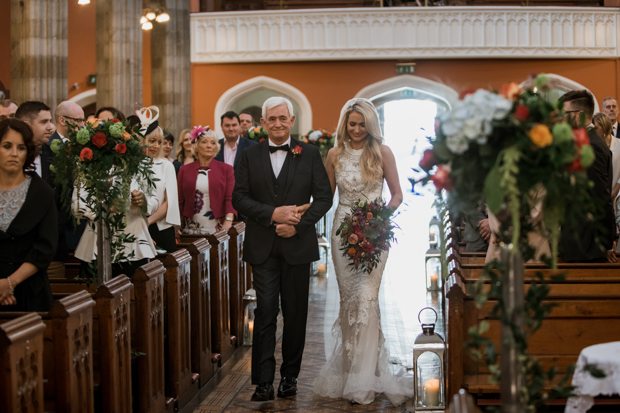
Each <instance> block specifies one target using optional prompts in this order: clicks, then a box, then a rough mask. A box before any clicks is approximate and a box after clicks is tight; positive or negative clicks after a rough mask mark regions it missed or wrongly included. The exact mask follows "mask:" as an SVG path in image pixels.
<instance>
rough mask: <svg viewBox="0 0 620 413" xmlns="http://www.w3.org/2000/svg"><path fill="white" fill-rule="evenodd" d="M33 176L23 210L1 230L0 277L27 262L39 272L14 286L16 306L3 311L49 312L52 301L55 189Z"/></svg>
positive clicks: (7, 275)
mask: <svg viewBox="0 0 620 413" xmlns="http://www.w3.org/2000/svg"><path fill="white" fill-rule="evenodd" d="M31 176H32V181H31V182H30V186H29V187H28V192H27V193H26V199H25V200H24V203H23V205H22V207H21V209H20V210H19V212H18V213H17V215H16V216H15V218H14V219H13V222H11V225H9V227H8V228H7V230H6V232H4V231H0V278H7V277H9V276H10V275H11V274H13V273H14V272H15V271H16V270H17V269H18V268H19V267H20V266H21V265H22V264H23V263H25V262H28V263H31V264H32V265H34V266H35V267H37V269H38V272H37V273H36V274H34V275H32V276H30V277H28V278H27V279H26V280H25V281H24V282H22V283H21V284H19V285H17V286H16V287H15V297H16V298H17V306H7V307H4V308H2V309H3V310H4V311H48V310H49V307H50V306H51V304H52V290H51V288H50V283H49V279H48V277H47V267H48V266H49V265H50V262H52V259H53V257H54V254H55V252H56V245H57V242H58V232H57V231H58V226H57V217H56V203H55V200H54V190H53V189H52V188H51V187H50V186H49V185H48V184H47V183H46V182H45V181H43V179H42V178H39V176H38V175H37V174H36V173H35V172H32V173H31ZM0 307H2V306H0ZM0 310H1V309H0Z"/></svg>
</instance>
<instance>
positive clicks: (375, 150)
mask: <svg viewBox="0 0 620 413" xmlns="http://www.w3.org/2000/svg"><path fill="white" fill-rule="evenodd" d="M351 112H357V113H359V114H360V115H362V116H363V117H364V121H365V124H366V130H367V131H368V136H367V137H366V139H365V141H364V151H363V152H362V156H361V158H360V167H361V169H362V182H363V183H370V182H374V181H376V180H377V179H382V178H383V156H382V155H381V145H383V136H382V134H381V127H380V126H379V115H378V114H377V110H376V109H375V106H374V105H373V104H372V102H371V101H369V100H368V99H361V98H355V99H351V100H349V101H348V102H347V103H346V104H345V105H344V107H343V108H342V110H341V111H340V121H339V122H338V129H337V130H336V157H335V158H336V160H335V162H334V166H335V168H336V170H338V169H340V168H341V167H342V165H341V164H340V157H341V156H342V154H343V153H344V151H345V142H346V141H350V140H351V137H350V136H349V133H348V132H347V123H348V122H349V115H350V114H351Z"/></svg>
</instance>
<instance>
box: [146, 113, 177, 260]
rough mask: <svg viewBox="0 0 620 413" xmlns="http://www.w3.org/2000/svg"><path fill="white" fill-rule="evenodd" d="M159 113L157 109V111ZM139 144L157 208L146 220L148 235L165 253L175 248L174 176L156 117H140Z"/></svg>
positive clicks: (175, 207) (162, 133) (175, 199)
mask: <svg viewBox="0 0 620 413" xmlns="http://www.w3.org/2000/svg"><path fill="white" fill-rule="evenodd" d="M158 112H159V110H158ZM140 121H141V123H142V129H141V130H140V132H142V133H143V134H144V135H145V136H144V141H143V145H145V146H147V155H148V156H150V157H151V158H152V159H153V178H155V179H157V181H155V190H154V191H153V192H154V194H153V195H154V196H155V199H156V200H157V204H158V205H159V207H158V208H157V210H156V211H155V212H153V213H152V214H151V215H150V216H149V217H148V219H147V222H148V225H149V234H151V238H152V239H153V241H155V245H156V246H157V248H158V249H163V250H166V252H174V251H176V240H175V233H174V225H181V216H180V214H179V201H178V189H177V176H176V174H175V172H174V166H172V163H170V162H168V161H167V160H166V159H165V158H164V157H163V150H162V149H163V142H164V131H163V130H162V128H161V127H160V126H159V123H158V121H157V119H156V118H155V119H153V121H152V122H150V119H148V118H147V119H145V118H142V119H140Z"/></svg>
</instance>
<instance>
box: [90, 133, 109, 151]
mask: <svg viewBox="0 0 620 413" xmlns="http://www.w3.org/2000/svg"><path fill="white" fill-rule="evenodd" d="M92 142H93V145H95V146H96V147H97V148H103V147H104V146H105V145H106V144H107V143H108V138H107V137H106V136H105V133H103V132H99V133H95V135H94V136H93V138H92Z"/></svg>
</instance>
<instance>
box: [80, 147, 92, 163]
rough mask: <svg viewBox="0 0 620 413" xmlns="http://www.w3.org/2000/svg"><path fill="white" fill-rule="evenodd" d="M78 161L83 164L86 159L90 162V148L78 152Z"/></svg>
mask: <svg viewBox="0 0 620 413" xmlns="http://www.w3.org/2000/svg"><path fill="white" fill-rule="evenodd" d="M80 159H82V162H84V159H88V160H89V161H91V160H92V159H93V151H92V149H90V148H84V149H82V151H81V152H80Z"/></svg>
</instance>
